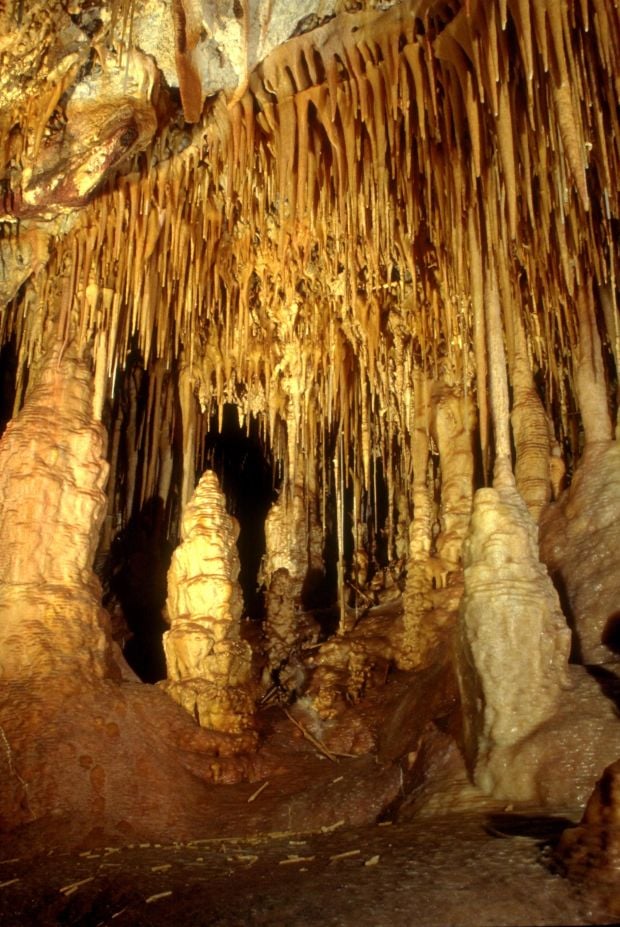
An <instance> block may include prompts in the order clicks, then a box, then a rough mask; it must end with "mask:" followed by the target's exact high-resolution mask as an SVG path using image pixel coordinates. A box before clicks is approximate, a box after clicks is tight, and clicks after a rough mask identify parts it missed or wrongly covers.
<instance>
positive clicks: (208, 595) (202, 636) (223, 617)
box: [162, 470, 256, 751]
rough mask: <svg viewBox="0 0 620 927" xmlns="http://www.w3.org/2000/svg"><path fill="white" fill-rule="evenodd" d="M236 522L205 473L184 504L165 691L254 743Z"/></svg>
mask: <svg viewBox="0 0 620 927" xmlns="http://www.w3.org/2000/svg"><path fill="white" fill-rule="evenodd" d="M238 533H239V527H238V525H237V523H236V520H235V519H233V518H231V516H230V515H228V514H227V512H226V500H225V498H224V495H223V493H222V491H221V489H220V485H219V481H218V479H217V476H216V475H215V473H214V472H213V471H212V470H207V471H206V472H205V473H204V474H203V475H202V477H201V479H200V482H199V483H198V486H197V487H196V490H195V492H194V495H193V496H192V498H191V500H190V501H189V503H188V505H187V506H186V507H185V511H184V513H183V520H182V530H181V538H182V543H181V545H180V546H179V547H178V548H177V549H176V551H175V552H174V554H173V556H172V563H171V565H170V570H169V571H168V617H169V620H170V624H171V629H170V631H167V632H166V634H165V635H164V650H165V654H166V663H167V666H168V680H167V681H166V682H164V683H163V684H162V685H163V687H164V689H165V690H166V692H168V694H169V695H171V696H172V698H174V699H175V700H176V701H177V702H179V704H180V705H182V706H183V707H184V708H185V709H187V711H188V712H190V714H192V715H194V716H195V718H196V720H197V721H198V723H199V724H200V725H202V726H203V727H206V728H208V729H210V730H214V731H220V732H223V733H227V734H231V735H234V738H235V742H236V745H237V748H238V749H239V750H240V751H243V750H251V749H253V748H254V747H255V745H256V731H255V727H254V686H253V684H252V678H251V677H252V651H251V649H250V646H249V644H248V643H246V641H243V640H241V639H240V627H241V614H242V611H243V600H242V595H241V588H240V586H239V583H238V581H237V577H238V575H239V555H238V553H237V546H236V542H237V536H238Z"/></svg>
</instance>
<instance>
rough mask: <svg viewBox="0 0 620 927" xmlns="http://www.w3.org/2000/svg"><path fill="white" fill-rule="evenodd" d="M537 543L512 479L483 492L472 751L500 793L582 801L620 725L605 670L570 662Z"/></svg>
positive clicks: (467, 622)
mask: <svg viewBox="0 0 620 927" xmlns="http://www.w3.org/2000/svg"><path fill="white" fill-rule="evenodd" d="M536 540H537V531H536V526H535V523H534V521H533V518H532V516H531V515H530V514H529V513H528V510H527V508H526V506H525V503H524V501H523V499H522V498H521V496H520V495H519V493H518V492H517V490H516V488H515V486H514V483H513V482H511V481H510V480H506V479H504V480H503V481H502V482H501V483H500V485H499V486H498V487H497V488H494V489H482V490H479V491H478V492H477V493H476V496H475V500H474V514H473V519H472V529H471V534H470V536H469V538H468V540H467V542H466V545H465V593H464V596H463V600H462V603H461V623H460V627H459V636H458V641H457V646H456V665H457V674H458V677H459V685H460V689H461V699H462V702H463V709H464V735H465V749H466V758H467V761H468V765H469V769H470V773H471V774H472V778H473V780H474V783H475V784H476V785H478V786H479V787H480V788H481V789H482V790H483V791H485V792H486V793H487V794H491V795H493V796H494V797H495V798H503V799H508V800H514V801H535V802H538V803H540V804H543V805H547V806H549V807H556V808H557V807H580V806H582V805H583V803H584V802H585V800H586V798H587V795H588V794H589V791H590V790H591V789H592V786H593V785H594V782H595V781H596V778H597V776H598V775H600V771H601V770H602V769H603V768H604V767H605V765H606V764H607V763H609V762H610V761H611V760H612V759H613V758H614V757H615V756H617V755H618V754H620V725H618V719H617V716H616V712H615V706H614V704H613V702H612V701H610V700H609V699H608V698H606V697H605V695H604V694H603V693H602V692H601V689H600V688H599V685H598V684H597V682H596V681H595V679H593V678H592V677H591V676H589V675H588V674H587V673H586V672H585V671H584V670H583V669H582V668H581V667H579V666H570V667H569V665H568V654H569V649H570V632H569V629H568V627H567V626H566V623H565V621H564V618H563V615H562V612H561V610H560V605H559V600H558V596H557V593H556V591H555V589H554V588H553V586H552V584H551V580H550V578H549V576H548V574H547V572H546V570H545V568H544V566H543V565H542V564H541V563H540V562H539V560H538V551H537V544H536ZM560 770H561V772H560Z"/></svg>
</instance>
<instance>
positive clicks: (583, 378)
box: [573, 281, 612, 444]
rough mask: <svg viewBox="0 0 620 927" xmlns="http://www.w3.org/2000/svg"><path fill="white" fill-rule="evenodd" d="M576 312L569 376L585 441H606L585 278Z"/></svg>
mask: <svg viewBox="0 0 620 927" xmlns="http://www.w3.org/2000/svg"><path fill="white" fill-rule="evenodd" d="M577 313H578V318H579V345H578V349H577V351H576V357H575V367H576V370H575V371H574V374H573V375H574V379H575V388H576V391H577V401H578V403H579V411H580V413H581V421H582V424H583V430H584V432H585V439H586V443H588V444H590V443H593V442H596V441H608V440H609V439H610V438H611V436H612V427H611V419H610V416H609V408H608V405H607V385H606V379H605V371H604V368H603V358H602V353H601V339H600V336H599V333H598V328H597V325H596V317H595V314H594V305H593V294H592V284H591V282H589V281H588V282H587V283H586V284H585V285H584V286H583V287H581V288H580V290H579V292H578V293H577Z"/></svg>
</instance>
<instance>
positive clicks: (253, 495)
mask: <svg viewBox="0 0 620 927" xmlns="http://www.w3.org/2000/svg"><path fill="white" fill-rule="evenodd" d="M203 459H204V461H205V464H206V467H208V468H210V469H212V470H214V471H215V473H216V474H217V476H218V479H219V481H220V485H221V487H222V492H223V493H224V495H225V496H226V502H227V508H228V511H229V513H230V514H231V515H233V516H234V517H235V518H236V519H237V521H238V522H239V538H238V540H237V548H238V550H239V560H240V564H241V569H240V573H239V582H240V584H241V589H242V591H243V600H244V603H245V611H246V614H247V615H248V616H249V617H250V618H252V619H254V620H257V621H261V620H262V619H263V617H264V590H262V589H260V588H259V585H258V574H259V570H260V565H261V560H262V558H263V555H264V553H265V519H266V517H267V513H268V511H269V508H270V507H271V505H272V504H273V503H274V502H275V501H276V499H277V497H278V491H279V488H280V481H281V478H280V474H279V473H278V469H277V466H276V465H275V463H274V461H273V459H272V458H271V455H270V453H269V450H268V448H266V446H265V440H264V438H263V437H262V436H261V433H260V426H259V421H258V419H256V418H255V417H254V416H251V417H250V419H249V421H248V423H247V427H242V426H241V424H240V423H239V416H238V414H237V407H236V406H235V405H233V404H232V403H226V404H225V405H224V409H223V416H222V427H221V429H220V427H219V423H218V416H217V414H216V413H214V414H213V415H212V416H211V419H210V423H209V430H208V432H207V433H206V435H205V441H204V458H203Z"/></svg>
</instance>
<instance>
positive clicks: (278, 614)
mask: <svg viewBox="0 0 620 927" xmlns="http://www.w3.org/2000/svg"><path fill="white" fill-rule="evenodd" d="M313 507H314V499H310V500H308V499H307V496H306V494H305V493H304V491H303V488H302V486H300V485H298V486H297V487H296V489H295V492H294V493H293V495H292V498H289V497H288V496H286V495H285V496H284V497H283V498H280V499H278V501H277V502H276V503H274V505H272V507H271V509H270V510H269V514H268V515H267V518H266V520H265V556H264V558H263V563H262V566H261V574H262V578H263V582H264V584H265V587H266V595H265V609H266V620H265V634H266V638H267V641H266V645H267V657H268V665H269V668H270V669H276V668H277V667H278V666H279V665H280V664H281V663H282V662H283V661H284V660H286V659H287V658H288V657H289V656H290V655H291V653H292V651H293V650H294V649H295V647H296V645H298V644H299V643H300V642H301V636H302V634H306V632H307V630H308V622H307V620H306V619H304V618H302V612H301V610H302V604H303V603H302V598H303V593H304V587H305V585H306V584H307V581H308V580H309V579H311V572H312V571H316V572H317V573H321V571H322V557H321V547H322V538H321V531H320V529H319V527H318V525H317V524H316V522H315V520H314V518H313V517H312V515H311V512H312V511H313ZM309 522H310V523H309Z"/></svg>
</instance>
